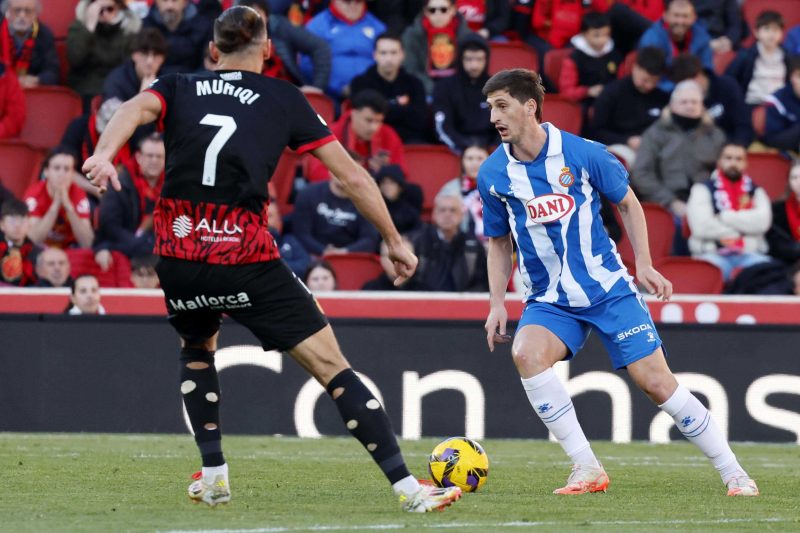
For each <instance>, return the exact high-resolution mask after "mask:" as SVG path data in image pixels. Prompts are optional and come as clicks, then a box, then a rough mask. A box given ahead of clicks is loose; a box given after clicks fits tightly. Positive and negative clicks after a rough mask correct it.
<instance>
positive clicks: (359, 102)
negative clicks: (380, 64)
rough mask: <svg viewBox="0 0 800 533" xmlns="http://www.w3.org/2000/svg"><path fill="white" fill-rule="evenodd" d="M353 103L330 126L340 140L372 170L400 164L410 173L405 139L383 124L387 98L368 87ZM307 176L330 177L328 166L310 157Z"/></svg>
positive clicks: (313, 177) (322, 178) (312, 179)
mask: <svg viewBox="0 0 800 533" xmlns="http://www.w3.org/2000/svg"><path fill="white" fill-rule="evenodd" d="M352 106H353V107H352V109H351V110H350V111H348V112H346V113H345V114H344V115H342V117H341V118H340V119H339V120H337V121H336V123H335V124H334V125H333V126H331V132H332V133H333V134H334V135H336V138H337V139H339V142H341V143H342V145H343V146H344V147H345V148H347V149H348V150H351V151H353V152H355V153H356V154H358V155H359V156H360V157H361V158H362V159H363V160H364V163H365V165H364V166H365V167H366V168H367V170H369V171H370V172H372V173H375V172H377V171H378V170H379V169H380V168H381V167H382V166H384V165H400V166H401V167H402V169H403V172H404V173H405V174H406V175H408V169H407V168H406V160H405V155H404V152H403V141H402V140H401V139H400V136H399V135H398V134H397V132H396V131H394V129H392V127H391V126H389V125H388V124H384V123H383V119H384V117H385V116H386V111H387V109H388V107H389V105H388V102H386V99H385V98H384V97H383V96H382V95H381V94H380V93H379V92H377V91H375V90H374V89H365V90H363V91H361V92H360V93H358V94H357V95H355V96H354V97H353V101H352ZM308 179H309V180H310V181H325V180H327V179H328V169H327V168H325V166H324V165H323V164H322V163H321V162H320V161H319V160H318V159H316V158H314V159H312V160H311V165H310V168H309V171H308Z"/></svg>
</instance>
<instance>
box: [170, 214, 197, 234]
mask: <svg viewBox="0 0 800 533" xmlns="http://www.w3.org/2000/svg"><path fill="white" fill-rule="evenodd" d="M191 232H192V219H191V218H189V217H188V216H186V215H181V216H179V217H177V218H176V219H175V220H173V221H172V233H174V234H175V236H176V237H178V238H180V239H183V238H184V237H188V236H189V234H190V233H191Z"/></svg>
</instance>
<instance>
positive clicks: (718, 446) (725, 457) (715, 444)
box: [658, 385, 744, 483]
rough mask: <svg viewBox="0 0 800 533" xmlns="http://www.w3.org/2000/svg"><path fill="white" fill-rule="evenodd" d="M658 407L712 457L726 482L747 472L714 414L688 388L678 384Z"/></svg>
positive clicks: (687, 436) (685, 434)
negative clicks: (735, 475)
mask: <svg viewBox="0 0 800 533" xmlns="http://www.w3.org/2000/svg"><path fill="white" fill-rule="evenodd" d="M658 407H659V408H660V409H661V410H662V411H664V412H665V413H667V414H668V415H669V416H671V417H672V419H673V420H674V421H675V425H677V426H678V429H679V430H680V431H681V433H683V436H684V437H686V438H687V439H688V440H689V442H691V443H692V444H694V445H695V446H697V447H698V448H700V450H701V451H702V452H703V453H704V454H705V455H706V457H708V458H709V459H710V460H711V463H712V464H713V465H714V468H716V469H717V471H719V475H720V476H721V477H722V481H723V482H724V483H727V482H728V481H729V480H730V479H731V478H732V477H734V474H736V473H738V472H742V473H744V469H743V468H742V467H741V466H740V465H739V462H738V461H737V460H736V456H735V455H734V454H733V451H732V450H731V447H730V446H729V445H728V441H726V440H725V437H724V436H723V435H722V431H720V429H719V427H718V426H717V424H716V422H714V419H713V418H712V417H711V413H709V412H708V409H706V407H705V406H704V405H703V404H702V403H700V400H698V399H697V397H696V396H694V395H693V394H692V393H691V392H689V389H687V388H686V387H684V386H682V385H678V388H677V389H675V392H673V393H672V396H670V397H669V399H668V400H667V401H666V402H664V403H662V404H661V405H659V406H658Z"/></svg>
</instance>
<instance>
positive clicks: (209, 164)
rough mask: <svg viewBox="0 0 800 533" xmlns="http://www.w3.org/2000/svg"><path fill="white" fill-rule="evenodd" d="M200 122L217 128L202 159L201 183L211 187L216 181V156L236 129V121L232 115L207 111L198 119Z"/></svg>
mask: <svg viewBox="0 0 800 533" xmlns="http://www.w3.org/2000/svg"><path fill="white" fill-rule="evenodd" d="M200 124H203V125H204V126H216V127H218V128H219V131H218V132H217V134H216V135H214V138H213V139H211V143H209V145H208V148H206V158H205V160H204V161H203V185H206V186H207V187H213V186H214V184H216V182H217V158H218V157H219V153H220V151H221V150H222V147H223V146H225V143H226V142H228V139H230V138H231V135H233V132H235V131H236V121H235V120H233V117H229V116H227V115H213V114H211V113H209V114H207V115H206V116H204V117H203V118H202V119H201V120H200Z"/></svg>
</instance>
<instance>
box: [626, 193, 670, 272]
mask: <svg viewBox="0 0 800 533" xmlns="http://www.w3.org/2000/svg"><path fill="white" fill-rule="evenodd" d="M642 210H644V218H645V220H646V221H647V236H648V242H649V244H650V257H651V258H652V259H653V262H655V261H658V260H659V259H662V258H664V257H667V256H669V254H670V252H671V251H672V240H673V239H674V238H675V222H674V218H673V217H672V213H670V212H669V211H668V210H667V209H666V208H665V207H662V206H661V205H659V204H654V203H650V202H643V203H642ZM614 215H615V216H616V217H617V222H618V223H619V225H620V227H621V228H623V230H624V226H623V224H622V219H621V218H620V216H619V213H618V212H617V210H616V209H615V210H614ZM617 252H619V255H620V257H622V262H623V263H625V266H627V267H628V269H629V270H630V271H631V274H635V261H634V254H633V247H632V246H631V241H630V240H629V239H628V235H627V234H626V233H625V232H624V231H623V234H622V237H621V238H620V240H619V242H618V243H617Z"/></svg>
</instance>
